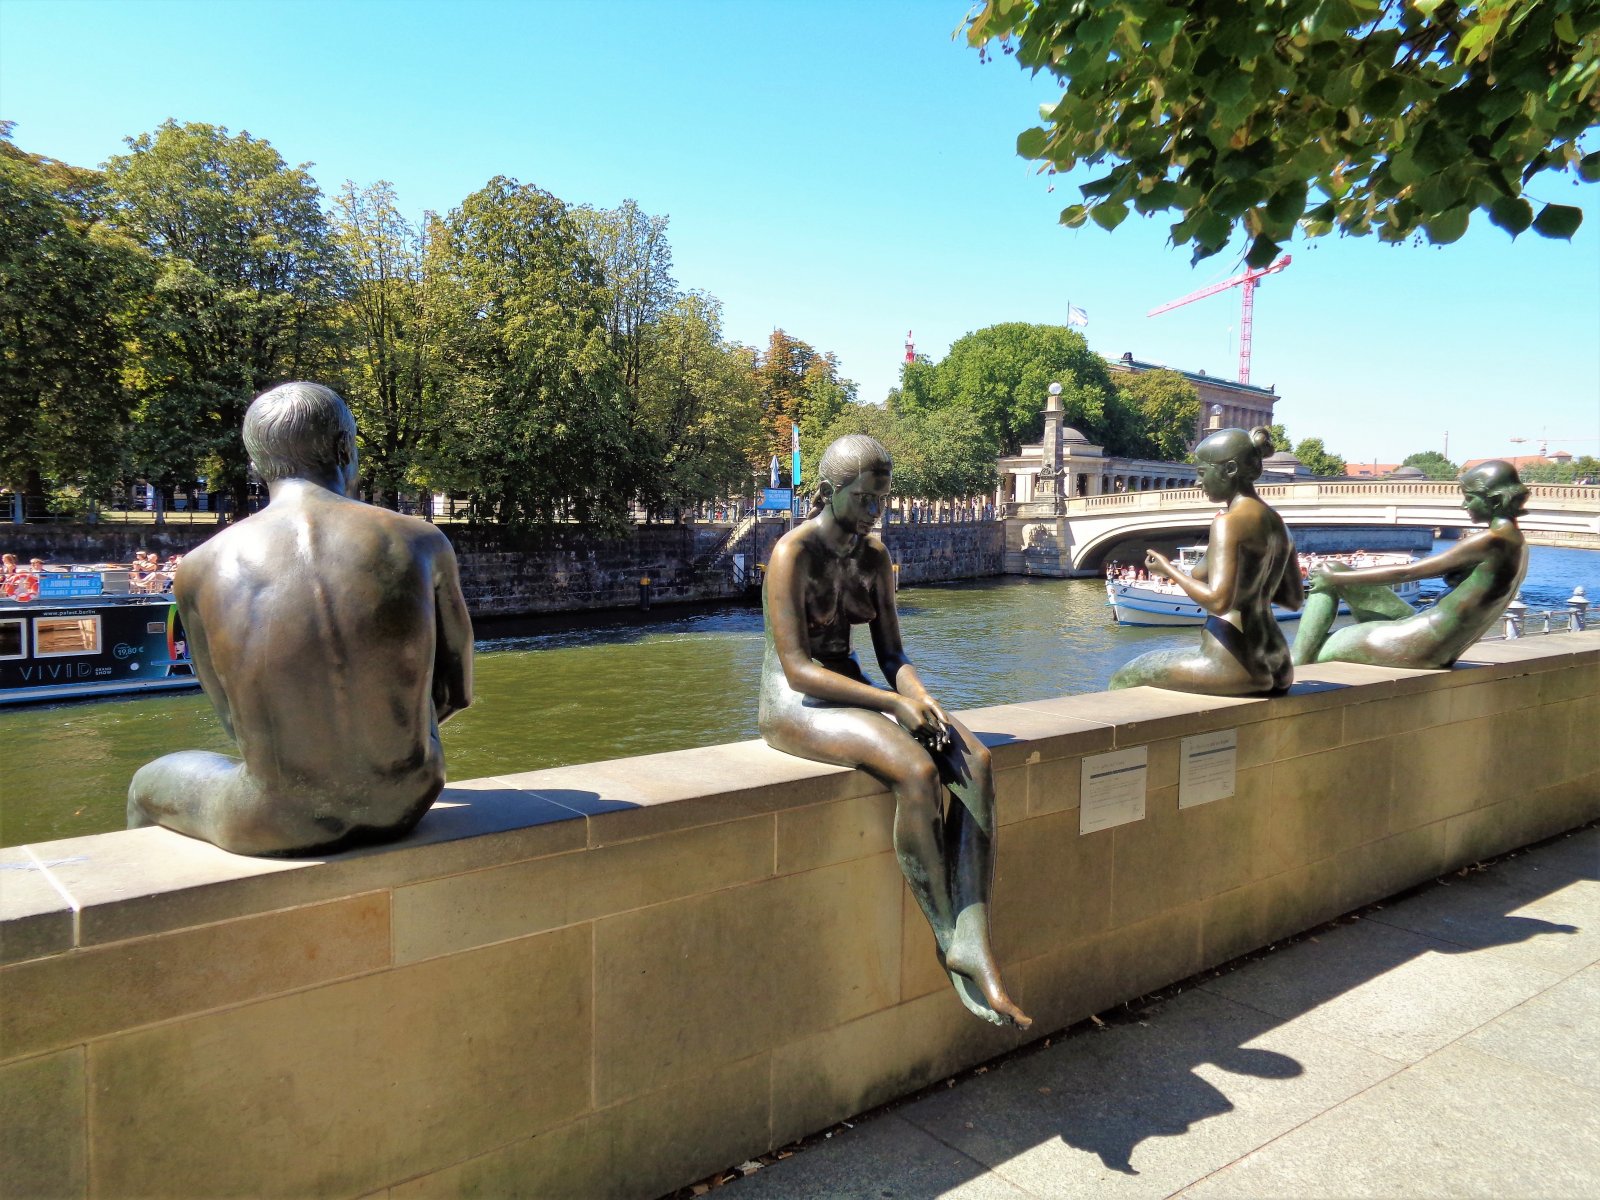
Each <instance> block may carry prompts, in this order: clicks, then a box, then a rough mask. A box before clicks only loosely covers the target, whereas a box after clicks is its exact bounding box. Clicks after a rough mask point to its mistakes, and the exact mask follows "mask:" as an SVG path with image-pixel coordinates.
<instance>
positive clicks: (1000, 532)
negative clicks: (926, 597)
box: [881, 521, 1006, 585]
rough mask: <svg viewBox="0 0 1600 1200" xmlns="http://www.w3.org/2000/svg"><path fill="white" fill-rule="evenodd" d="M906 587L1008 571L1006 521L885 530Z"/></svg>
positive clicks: (983, 576) (908, 526) (890, 526)
mask: <svg viewBox="0 0 1600 1200" xmlns="http://www.w3.org/2000/svg"><path fill="white" fill-rule="evenodd" d="M881 532H882V535H883V544H884V545H885V546H887V547H888V548H889V554H890V555H891V556H892V557H893V558H894V561H895V563H896V564H897V565H898V566H899V568H900V572H899V578H900V583H901V584H902V585H906V584H918V583H944V582H947V581H949V580H954V579H982V578H985V577H987V576H990V575H1000V574H1003V573H1004V570H1005V555H1006V526H1005V522H1004V521H958V522H953V523H951V524H947V525H920V524H919V525H903V524H899V523H896V524H894V525H887V526H884V527H883V528H882V530H881Z"/></svg>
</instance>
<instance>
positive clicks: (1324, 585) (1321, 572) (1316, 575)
mask: <svg viewBox="0 0 1600 1200" xmlns="http://www.w3.org/2000/svg"><path fill="white" fill-rule="evenodd" d="M1343 570H1344V566H1343V564H1341V563H1331V562H1320V563H1318V564H1317V565H1316V566H1314V567H1312V568H1311V578H1310V580H1308V581H1307V582H1308V587H1307V589H1306V590H1307V591H1309V592H1310V593H1311V594H1312V595H1313V596H1323V595H1327V594H1328V593H1329V592H1334V591H1337V590H1338V589H1337V588H1336V587H1334V582H1333V580H1334V576H1335V575H1338V574H1339V573H1340V572H1341V571H1343Z"/></svg>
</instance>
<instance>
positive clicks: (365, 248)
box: [332, 181, 442, 505]
mask: <svg viewBox="0 0 1600 1200" xmlns="http://www.w3.org/2000/svg"><path fill="white" fill-rule="evenodd" d="M332 232H333V239H334V243H335V245H336V246H337V247H338V249H339V251H340V254H341V257H342V262H341V267H342V283H343V287H342V289H341V290H342V295H341V300H340V304H339V306H338V324H339V330H340V334H341V336H340V338H339V342H340V345H341V348H342V349H343V350H344V352H345V354H344V357H343V359H342V361H341V362H340V364H339V369H338V379H339V390H340V392H341V394H342V395H343V396H344V398H345V399H346V400H347V401H348V402H349V404H350V411H351V412H352V413H353V414H354V415H355V418H356V429H357V431H358V435H359V437H360V443H361V473H362V476H363V478H364V479H365V480H367V481H368V485H369V486H370V487H371V489H372V490H373V491H374V492H375V493H376V494H377V496H378V497H379V499H380V501H381V502H382V503H385V504H390V505H393V504H394V503H395V502H396V501H397V500H398V499H399V496H400V494H401V493H402V492H403V491H405V490H407V488H408V487H415V486H416V485H417V484H418V483H419V482H421V480H420V478H419V475H418V469H419V461H420V458H421V456H422V454H423V453H424V451H425V449H426V448H427V447H429V446H431V445H433V444H434V443H435V442H436V441H437V438H438V433H439V426H440V422H441V420H442V417H441V414H440V413H439V412H438V411H437V404H436V403H435V400H436V397H435V396H434V395H433V394H432V392H433V389H432V386H431V385H432V378H431V372H430V368H431V366H432V360H433V346H432V332H433V330H432V325H431V323H430V322H429V320H428V315H429V314H428V308H427V305H426V303H425V297H424V290H423V289H424V278H423V262H424V257H425V253H426V242H425V239H424V237H423V234H422V231H421V230H420V229H418V228H417V227H416V226H415V225H413V224H412V223H411V222H410V221H408V220H407V219H406V217H405V216H404V214H402V213H401V212H400V209H399V205H398V203H397V201H396V199H395V193H394V186H393V185H392V184H390V183H388V182H384V181H380V182H378V183H375V184H373V185H372V186H371V187H367V188H357V187H356V185H355V184H354V183H346V184H345V185H344V187H343V188H342V189H341V190H340V192H339V194H338V196H336V197H335V198H334V212H333V230H332Z"/></svg>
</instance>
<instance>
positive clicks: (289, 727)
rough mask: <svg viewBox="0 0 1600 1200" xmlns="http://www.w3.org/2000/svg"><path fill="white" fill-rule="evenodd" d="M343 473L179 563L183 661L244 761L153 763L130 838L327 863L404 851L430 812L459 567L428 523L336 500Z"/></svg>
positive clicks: (459, 698)
mask: <svg viewBox="0 0 1600 1200" xmlns="http://www.w3.org/2000/svg"><path fill="white" fill-rule="evenodd" d="M286 386H289V387H294V386H300V387H305V386H308V385H286ZM324 390H325V389H324ZM271 394H272V393H268V395H269V396H270V395H271ZM328 395H330V396H331V395H332V393H331V392H330V393H328ZM334 399H335V400H337V397H334ZM258 403H259V401H258ZM340 403H341V405H342V402H340ZM353 472H354V455H353V450H352V453H351V455H350V459H349V463H348V470H347V471H341V472H340V474H339V476H338V477H337V478H334V479H327V478H324V479H320V480H318V479H315V478H310V477H294V478H280V479H278V480H276V481H274V482H273V483H272V484H271V485H270V486H271V502H270V503H269V504H268V505H267V507H266V508H265V509H263V510H262V511H261V512H259V513H257V514H256V515H254V516H252V517H249V518H248V519H246V520H244V521H242V522H240V523H239V524H237V525H235V526H233V527H231V528H229V529H226V530H224V531H223V532H221V533H219V534H218V535H217V536H216V537H214V538H212V539H211V540H210V541H208V542H206V543H205V544H204V545H203V546H201V547H200V549H198V550H196V551H195V552H193V553H192V554H190V555H188V556H187V557H186V558H185V559H184V560H183V563H182V565H181V567H180V568H179V570H178V575H177V578H176V580H175V583H174V588H173V590H174V592H175V594H176V598H177V601H178V609H179V612H180V614H181V615H182V618H183V622H184V628H185V630H186V631H187V633H188V637H189V645H190V652H191V655H192V657H193V659H194V662H195V667H196V670H197V672H198V674H199V676H200V681H201V684H202V685H203V686H204V688H205V691H206V694H207V695H208V696H209V697H210V698H211V701H212V703H213V705H214V706H215V708H216V710H217V713H218V715H219V717H220V718H221V720H222V723H223V726H224V727H225V728H226V729H227V730H228V732H229V733H230V734H232V736H233V737H234V739H235V740H236V741H237V743H238V745H239V751H240V753H241V755H242V756H243V761H242V762H241V761H239V760H237V759H233V758H229V757H227V756H224V755H219V754H211V753H206V752H201V751H186V752H183V753H178V754H170V755H167V756H166V757H165V758H161V759H158V760H156V761H155V762H153V763H150V764H149V765H147V766H145V767H144V768H142V769H141V770H140V771H139V772H138V774H137V775H135V777H134V780H133V786H132V788H131V789H130V792H129V802H128V816H129V824H130V826H133V825H142V824H161V825H165V826H167V827H168V828H171V829H175V830H177V831H178V832H180V833H186V834H189V835H190V836H193V837H198V838H203V839H205V840H206V841H210V842H214V843H216V844H217V845H219V846H222V847H223V848H224V849H227V850H232V851H235V852H237V853H241V854H280V855H281V854H293V853H309V852H326V851H329V850H335V849H341V848H344V847H348V846H353V845H358V844H361V843H363V842H370V841H380V840H385V839H389V838H394V837H398V836H401V835H403V834H404V833H406V832H408V831H409V830H410V829H411V828H412V827H413V826H415V825H416V823H417V822H418V821H419V820H420V819H421V818H422V815H423V814H424V813H425V812H426V811H427V810H428V807H429V806H430V805H431V804H432V803H433V801H434V800H435V798H437V796H438V794H439V792H440V790H441V789H442V788H443V786H444V754H443V751H442V750H441V748H440V744H439V722H441V721H443V720H444V719H445V718H447V717H449V716H450V715H451V714H452V713H454V712H456V711H457V710H458V709H461V708H464V707H466V705H467V704H469V703H470V702H471V670H472V667H471V663H472V659H471V656H472V629H471V623H470V620H469V618H468V616H467V611H466V604H465V601H464V600H463V599H462V596H461V587H460V582H459V580H458V577H457V572H456V563H455V555H454V553H453V552H452V550H451V548H450V543H449V542H448V540H446V538H445V537H444V535H443V534H441V533H440V532H439V531H438V530H437V529H435V528H434V527H433V526H431V525H429V524H428V523H427V522H425V521H420V520H417V519H415V518H412V517H406V516H402V515H400V514H398V513H393V512H389V511H387V510H384V509H380V508H375V507H373V506H371V505H368V504H363V503H361V502H360V501H357V500H352V499H348V498H347V497H345V496H344V495H343V494H341V493H342V492H343V491H344V490H345V487H346V486H348V482H352V481H353ZM305 474H306V475H307V476H314V475H315V474H316V472H315V471H309V472H306V473H305ZM346 476H348V480H347V479H346Z"/></svg>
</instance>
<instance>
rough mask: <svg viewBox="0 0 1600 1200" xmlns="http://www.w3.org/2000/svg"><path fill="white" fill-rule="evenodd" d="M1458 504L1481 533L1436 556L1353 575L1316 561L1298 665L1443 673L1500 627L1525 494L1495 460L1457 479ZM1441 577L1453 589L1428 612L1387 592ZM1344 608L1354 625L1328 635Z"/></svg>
mask: <svg viewBox="0 0 1600 1200" xmlns="http://www.w3.org/2000/svg"><path fill="white" fill-rule="evenodd" d="M1461 492H1462V497H1463V499H1462V504H1463V506H1464V507H1465V508H1466V510H1467V514H1468V515H1469V516H1470V517H1471V518H1472V519H1473V520H1474V521H1482V522H1484V524H1485V525H1487V526H1488V528H1486V529H1484V530H1482V531H1479V532H1475V533H1473V534H1472V535H1471V536H1469V537H1464V538H1462V539H1461V540H1460V541H1459V542H1457V543H1456V544H1455V545H1454V546H1452V547H1450V549H1448V550H1446V551H1445V552H1444V553H1443V554H1435V555H1433V556H1432V557H1430V558H1425V559H1423V560H1422V561H1421V562H1414V563H1406V564H1403V565H1401V566H1395V567H1364V568H1361V569H1359V570H1352V569H1350V568H1348V567H1345V566H1343V565H1342V564H1339V563H1324V564H1322V565H1320V566H1318V567H1317V568H1316V569H1315V570H1314V571H1313V572H1312V574H1311V596H1310V598H1309V599H1308V600H1307V601H1306V611H1305V616H1304V617H1303V618H1301V621H1300V629H1299V631H1298V632H1297V633H1296V634H1295V639H1294V661H1295V662H1296V663H1297V664H1304V663H1318V662H1354V663H1368V664H1370V665H1373V666H1383V667H1431V668H1443V667H1448V666H1450V665H1451V664H1452V663H1454V662H1455V661H1456V659H1458V658H1460V657H1461V653H1462V651H1464V650H1465V649H1466V648H1467V647H1468V646H1470V645H1472V644H1473V643H1474V642H1476V641H1477V640H1478V639H1479V638H1481V637H1482V636H1483V635H1484V634H1485V633H1487V632H1488V631H1489V630H1490V628H1492V627H1493V625H1494V623H1495V622H1496V621H1498V620H1499V619H1500V616H1501V614H1502V613H1504V612H1505V610H1506V605H1508V604H1510V603H1511V601H1512V600H1514V599H1515V598H1516V595H1517V588H1518V587H1520V586H1521V584H1522V577H1523V575H1524V574H1525V573H1526V572H1527V570H1528V547H1527V544H1526V543H1525V542H1524V541H1523V540H1522V531H1521V530H1520V529H1518V528H1517V517H1518V516H1519V515H1520V514H1521V513H1522V508H1523V505H1525V504H1526V503H1527V502H1528V489H1527V488H1526V487H1524V486H1523V485H1522V480H1520V479H1519V478H1518V477H1517V469H1516V468H1515V467H1513V466H1512V465H1511V464H1510V463H1508V462H1502V461H1501V460H1499V459H1494V460H1492V461H1490V462H1486V463H1482V464H1480V465H1478V466H1476V467H1474V468H1472V470H1470V471H1468V472H1466V473H1465V474H1464V475H1462V476H1461ZM1436 575H1443V576H1444V577H1445V579H1446V580H1447V581H1448V582H1449V583H1450V584H1451V585H1452V586H1451V590H1450V592H1449V593H1448V594H1446V595H1445V597H1444V598H1443V599H1442V600H1440V601H1439V603H1437V604H1435V605H1434V606H1433V607H1432V608H1429V609H1425V610H1423V611H1422V612H1417V611H1415V610H1414V609H1412V607H1411V606H1410V605H1409V604H1407V603H1406V602H1405V601H1404V600H1402V599H1400V597H1398V596H1396V595H1395V594H1394V592H1393V591H1391V590H1390V586H1391V585H1392V584H1396V583H1406V582H1409V581H1410V580H1413V579H1430V578H1432V577H1434V576H1436ZM1341 600H1343V601H1344V602H1345V603H1346V604H1348V605H1349V606H1350V613H1351V615H1352V616H1353V617H1355V619H1356V623H1355V624H1354V625H1346V626H1344V627H1343V628H1341V629H1334V628H1333V618H1334V615H1335V613H1336V612H1337V611H1338V607H1339V602H1340V601H1341Z"/></svg>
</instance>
